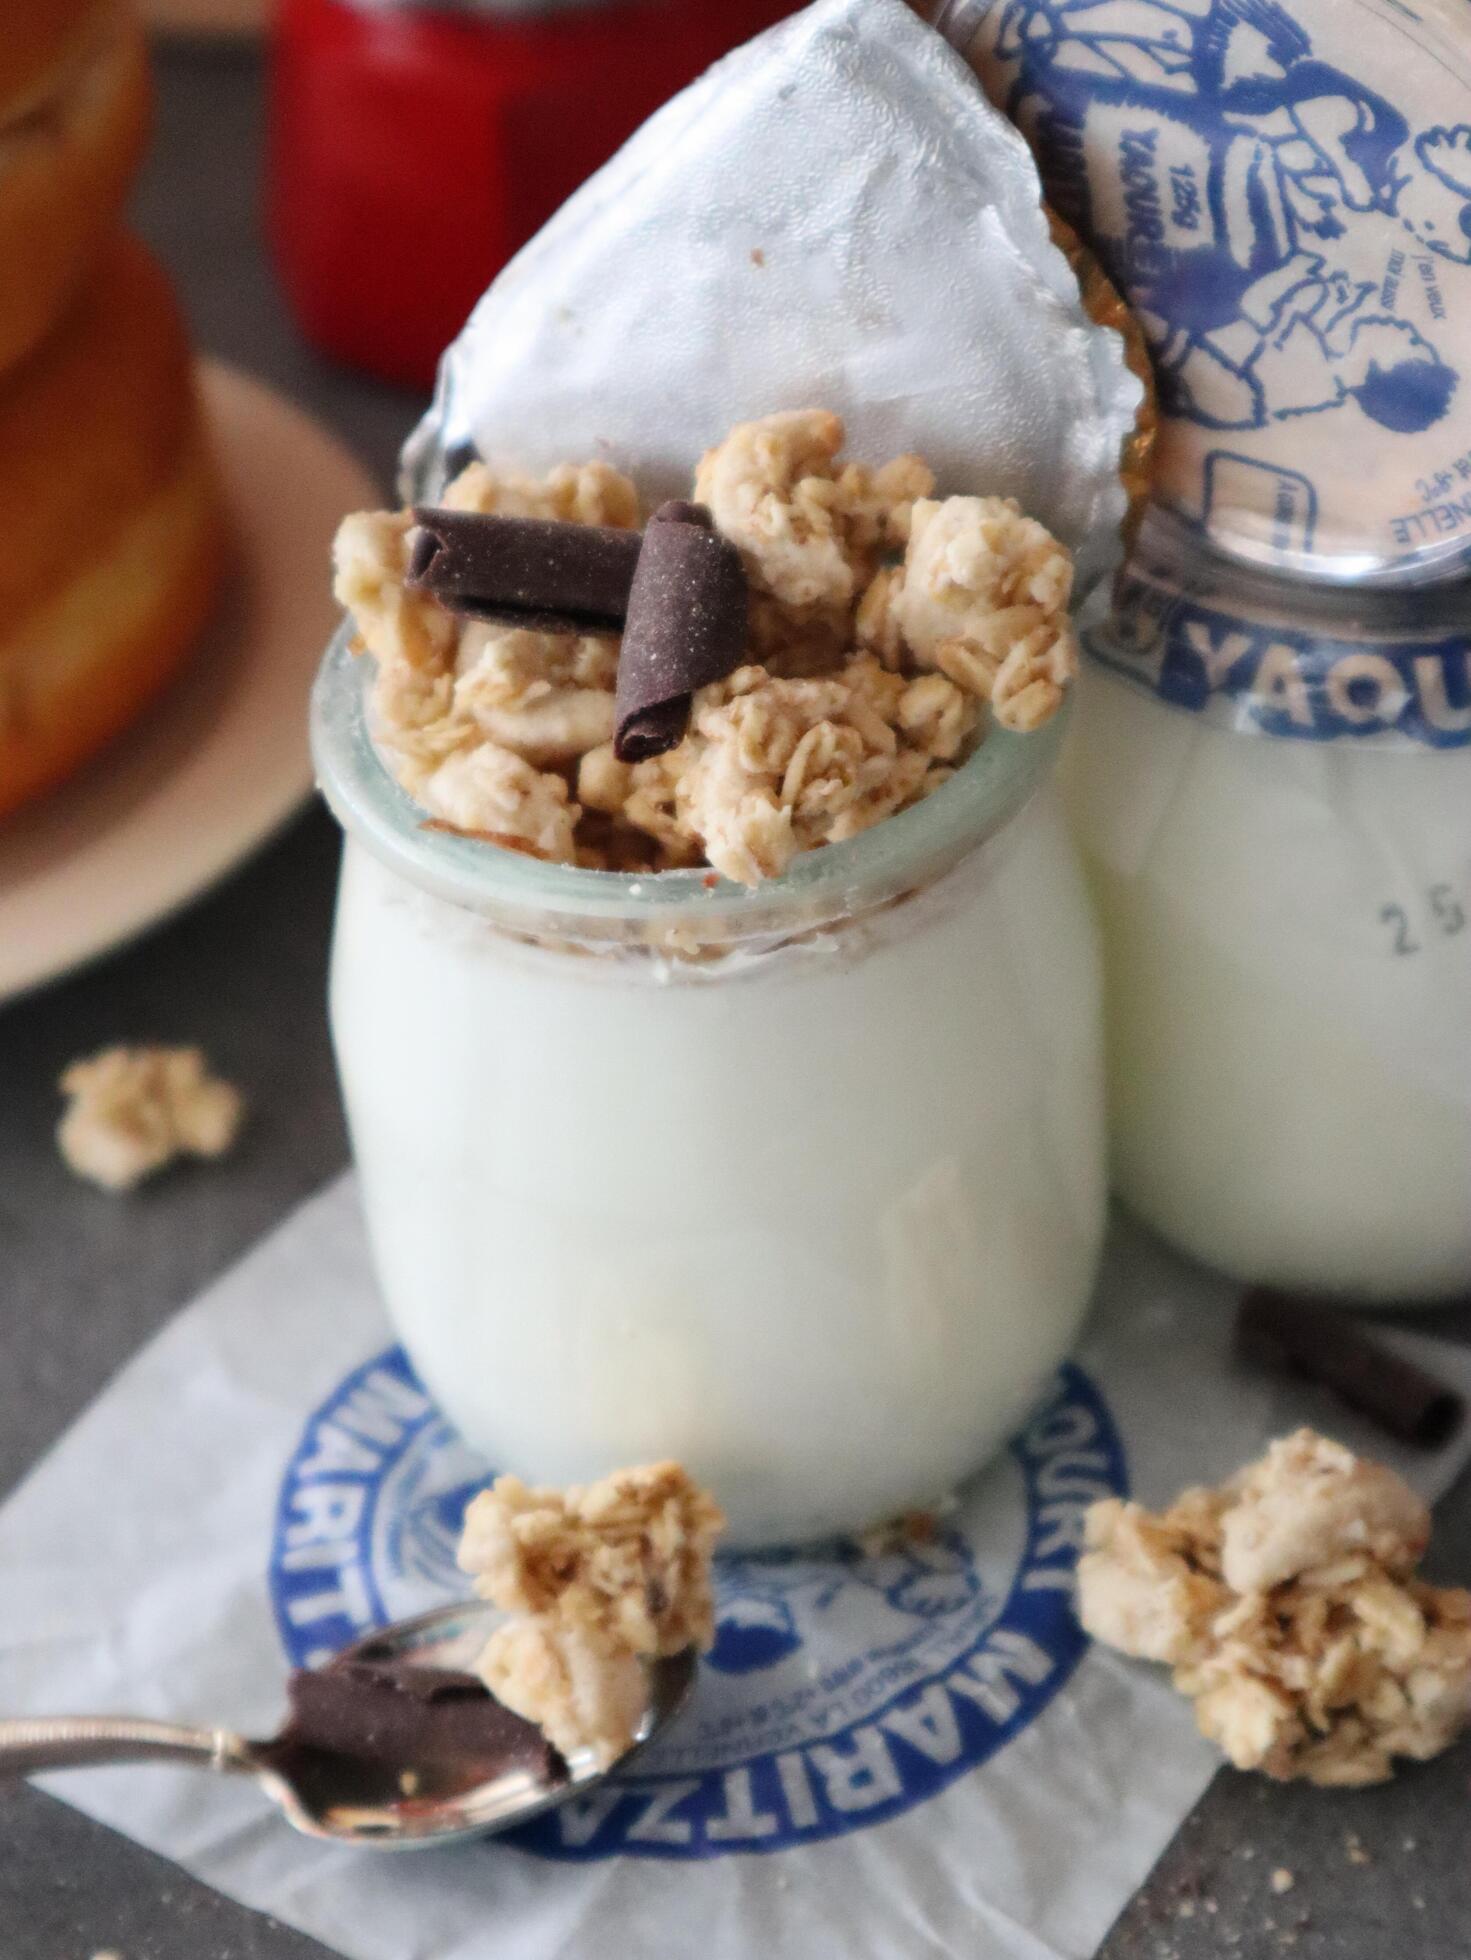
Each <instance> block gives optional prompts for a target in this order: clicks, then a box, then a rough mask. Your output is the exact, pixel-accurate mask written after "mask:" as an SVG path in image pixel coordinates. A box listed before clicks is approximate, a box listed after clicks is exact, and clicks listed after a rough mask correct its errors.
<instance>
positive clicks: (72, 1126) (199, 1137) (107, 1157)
mask: <svg viewBox="0 0 1471 1960" xmlns="http://www.w3.org/2000/svg"><path fill="white" fill-rule="evenodd" d="M60 1088H61V1092H62V1094H63V1095H64V1096H66V1097H67V1098H68V1107H67V1110H66V1113H65V1114H64V1115H63V1117H62V1119H61V1122H60V1124H59V1125H58V1126H57V1132H56V1141H57V1144H58V1146H59V1148H60V1150H61V1154H62V1157H63V1158H64V1159H65V1161H66V1163H67V1165H68V1167H69V1168H70V1169H71V1170H72V1171H74V1172H75V1174H76V1175H77V1176H78V1177H80V1178H84V1179H86V1180H87V1182H88V1183H91V1184H96V1185H100V1186H101V1187H102V1189H103V1190H105V1191H130V1190H132V1189H133V1187H134V1186H135V1185H137V1184H140V1183H141V1182H142V1181H143V1179H144V1178H145V1177H151V1176H152V1175H153V1173H154V1172H155V1171H159V1170H162V1169H163V1167H164V1166H165V1165H166V1164H169V1163H171V1162H172V1161H173V1160H174V1159H175V1158H176V1157H182V1156H190V1157H220V1156H223V1155H224V1153H225V1152H226V1151H227V1150H228V1149H229V1148H230V1146H231V1144H233V1143H234V1141H235V1137H236V1134H237V1133H238V1131H239V1128H240V1123H241V1119H242V1117H243V1115H244V1110H245V1104H244V1101H243V1099H242V1097H241V1095H240V1092H239V1090H238V1089H235V1088H233V1087H232V1086H231V1085H230V1083H228V1082H222V1081H220V1080H219V1079H218V1077H215V1076H212V1075H211V1074H210V1073H209V1070H208V1066H207V1064H206V1062H205V1058H204V1054H203V1052H202V1051H201V1050H200V1049H198V1048H157V1047H147V1048H123V1047H118V1048H104V1049H103V1050H102V1051H101V1053H100V1054H97V1055H93V1056H91V1057H90V1058H89V1059H87V1060H83V1061H76V1062H73V1063H72V1064H71V1065H70V1067H69V1068H67V1069H66V1070H65V1072H64V1073H63V1075H62V1077H61V1082H60Z"/></svg>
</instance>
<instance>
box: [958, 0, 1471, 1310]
mask: <svg viewBox="0 0 1471 1960" xmlns="http://www.w3.org/2000/svg"><path fill="white" fill-rule="evenodd" d="M935 19H936V24H937V25H938V26H939V27H940V28H941V29H942V31H943V32H945V34H946V35H947V36H948V38H950V40H951V41H952V42H953V44H954V45H955V46H957V47H958V48H959V49H961V51H962V52H963V53H964V54H965V55H966V57H967V59H968V60H969V61H970V62H971V64H972V66H973V67H974V68H975V69H976V71H977V73H978V74H979V75H980V76H981V79H982V80H983V82H984V83H985V85H986V88H987V89H988V91H989V92H990V94H991V96H992V97H993V99H994V100H995V101H996V102H997V103H998V104H999V105H1000V106H1001V107H1002V108H1003V109H1005V111H1006V112H1007V113H1008V114H1009V115H1010V116H1011V117H1012V118H1013V120H1014V121H1015V122H1016V123H1017V124H1018V125H1019V126H1020V127H1021V129H1022V130H1023V131H1024V132H1025V133H1026V135H1027V137H1028V139H1029V141H1030V142H1031V143H1032V145H1033V147H1034V149H1035V150H1036V152H1037V156H1038V161H1039V164H1040V166H1041V170H1042V176H1043V180H1044V182H1045V184H1046V186H1047V190H1048V194H1049V197H1050V198H1051V200H1052V202H1053V203H1054V205H1055V206H1056V208H1057V209H1058V210H1059V211H1060V212H1061V214H1062V215H1063V217H1064V218H1066V219H1067V220H1068V221H1069V223H1071V224H1072V225H1073V227H1074V228H1075V229H1076V230H1077V231H1078V233H1079V234H1080V236H1081V237H1082V238H1083V239H1084V241H1085V242H1086V243H1087V244H1088V245H1089V246H1090V247H1091V248H1092V250H1093V251H1094V253H1095V254H1096V255H1097V257H1098V258H1099V259H1100V261H1101V262H1102V264H1103V266H1104V268H1105V270H1106V271H1107V272H1108V273H1109V274H1110V276H1111V277H1112V278H1113V280H1114V282H1115V283H1116V284H1117V285H1118V287H1119V288H1120V290H1121V291H1122V292H1123V293H1124V295H1125V297H1126V298H1127V300H1128V301H1129V303H1130V305H1131V306H1132V307H1133V309H1134V311H1135V313H1136V315H1137V317H1138V319H1139V321H1140V323H1141V325H1142V326H1143V329H1144V332H1145V336H1146V339H1147V342H1148V346H1149V352H1150V357H1151V360H1152V362H1153V365H1154V369H1155V375H1156V380H1157V383H1158V388H1159V399H1160V408H1161V421H1160V435H1159V445H1158V451H1157V466H1156V475H1155V483H1154V508H1153V511H1152V513H1151V515H1150V517H1149V519H1148V520H1147V522H1146V524H1145V526H1144V528H1143V531H1142V533H1141V535H1140V537H1139V539H1138V541H1137V543H1136V545H1135V547H1134V549H1133V551H1132V553H1131V556H1130V560H1129V563H1128V565H1127V566H1126V567H1125V569H1124V571H1123V573H1122V574H1121V575H1120V577H1119V579H1118V581H1117V583H1116V587H1115V590H1114V593H1113V602H1112V606H1111V607H1110V606H1108V605H1106V604H1105V605H1104V606H1102V607H1101V609H1099V610H1096V611H1095V613H1094V615H1093V617H1092V621H1091V626H1090V629H1089V630H1088V632H1087V633H1086V635H1085V642H1086V645H1087V648H1088V651H1089V653H1090V654H1091V656H1092V659H1091V661H1090V662H1089V663H1088V668H1089V671H1088V674H1087V685H1086V687H1085V688H1084V690H1083V691H1082V699H1081V700H1080V703H1079V709H1080V712H1079V714H1078V716H1077V720H1076V736H1075V740H1074V746H1073V750H1072V754H1071V758H1070V762H1071V772H1070V779H1069V785H1068V786H1069V792H1070V803H1071V809H1072V815H1073V819H1074V824H1075V828H1076V831H1077V835H1078V838H1079V840H1080V842H1081V844H1082V846H1083V849H1084V852H1085V854H1086V856H1087V859H1088V862H1089V866H1090V870H1091V873H1092V878H1093V884H1094V889H1095V892H1096V895H1097V899H1098V904H1099V910H1100V914H1101V918H1102V923H1103V929H1104V941H1105V978H1106V987H1107V993H1108V1022H1109V1047H1110V1055H1109V1077H1110V1093H1111V1107H1110V1123H1111V1134H1112V1158H1113V1177H1114V1181H1115V1184H1116V1186H1117V1188H1118V1189H1119V1190H1120V1191H1121V1193H1122V1194H1123V1196H1124V1197H1125V1198H1126V1199H1127V1200H1128V1201H1129V1202H1130V1203H1131V1204H1132V1205H1133V1206H1134V1207H1135V1208H1136V1209H1137V1210H1138V1211H1139V1212H1140V1213H1141V1214H1142V1215H1143V1216H1144V1217H1145V1218H1146V1219H1147V1220H1148V1221H1149V1222H1150V1223H1151V1224H1152V1225H1154V1226H1156V1227H1157V1228H1158V1229H1159V1230H1160V1231H1161V1232H1163V1233H1164V1234H1165V1235H1166V1236H1168V1237H1169V1238H1171V1239H1173V1240H1174V1241H1175V1242H1176V1243H1177V1244H1178V1245H1181V1246H1183V1247H1184V1248H1185V1249H1186V1250H1187V1251H1189V1252H1191V1253H1194V1254H1195V1255H1196V1256H1197V1257H1200V1258H1202V1259H1206V1260H1208V1261H1210V1262H1212V1263H1213V1264H1216V1265H1218V1266H1221V1267H1223V1268H1224V1269H1225V1270H1227V1271H1229V1272H1231V1273H1233V1274H1236V1275H1237V1276H1239V1277H1240V1278H1242V1279H1247V1280H1257V1281H1269V1282H1273V1283H1276V1284H1279V1285H1284V1286H1289V1287H1301V1288H1305V1289H1311V1290H1314V1291H1325V1292H1328V1293H1331V1294H1336V1295H1339V1296H1341V1297H1343V1298H1345V1299H1347V1300H1359V1301H1374V1302H1386V1303H1387V1302H1393V1301H1403V1302H1416V1301H1428V1300H1435V1299H1441V1298H1446V1297H1449V1296H1454V1295H1457V1294H1465V1293H1466V1292H1467V1291H1468V1290H1471V929H1468V925H1467V921H1468V915H1471V746H1468V745H1471V358H1468V356H1471V12H1468V10H1467V9H1466V8H1465V7H1464V6H1461V5H1453V4H1450V0H1426V4H1424V5H1423V6H1421V7H1419V8H1418V9H1416V10H1415V11H1413V12H1412V11H1411V10H1410V9H1408V8H1404V7H1400V6H1398V5H1396V4H1394V0H1362V4H1359V5H1356V6H1354V7H1352V8H1350V7H1345V6H1343V5H1341V4H1340V3H1339V0H1269V4H1258V3H1257V0H1253V4H1246V0H1107V4H1098V0H941V4H940V5H939V7H938V10H937V12H936V15H935Z"/></svg>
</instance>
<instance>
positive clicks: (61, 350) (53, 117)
mask: <svg viewBox="0 0 1471 1960" xmlns="http://www.w3.org/2000/svg"><path fill="white" fill-rule="evenodd" d="M150 106H151V93H150V85H149V75H148V65H147V55H146V48H145V44H144V39H143V31H142V28H141V27H140V26H139V25H138V23H137V21H136V20H135V19H134V17H133V15H132V13H131V12H130V11H129V9H128V8H127V7H126V6H125V5H124V4H123V0H0V538H3V539H4V541H5V542H4V546H3V548H0V817H4V816H5V815H7V814H8V813H9V812H10V811H12V810H14V809H15V808H17V807H18V806H19V805H20V804H22V803H24V802H27V801H28V800H29V799H30V798H31V797H33V796H36V795H39V794H40V793H41V792H42V791H44V790H47V789H50V788H52V787H53V786H54V785H55V784H57V783H59V782H61V781H62V780H63V779H64V778H65V777H67V776H68V775H70V774H71V773H72V771H73V770H74V769H76V768H77V767H78V766H79V765H80V764H81V763H83V762H85V761H86V760H87V759H88V757H90V756H91V755H92V754H94V753H95V752H96V751H97V750H98V749H100V748H101V747H102V746H103V745H104V744H105V743H106V742H107V741H109V740H110V739H111V738H112V736H114V735H116V734H117V733H119V732H120V731H121V730H122V729H123V728H125V727H126V726H127V725H128V723H129V722H131V721H132V720H133V719H134V717H135V716H136V715H137V714H138V713H139V712H140V711H141V710H142V709H143V708H144V707H145V706H146V705H147V703H148V702H149V701H150V700H151V699H152V698H153V696H154V695H155V694H157V693H158V691H159V690H160V689H161V688H162V687H163V686H164V684H165V683H166V682H167V681H168V680H169V679H170V678H171V677H172V676H173V674H174V673H175V672H176V671H177V670H178V668H179V667H180V665H181V664H182V662H183V660H184V658H185V656H186V655H187V653H188V652H189V649H190V646H191V644H192V643H193V641H194V640H195V639H196V638H197V636H198V633H199V630H200V628H201V626H202V625H203V623H204V620H205V617H206V615H207V613H208V611H209V609H210V605H211V602H212V600H213V598H214V596H215V593H216V591H217V589H218V586H219V581H220V575H221V572H222V569H223V565H224V557H225V536H224V520H223V514H222V506H221V501H220V495H219V491H218V488H217V485H216V479H215V475H214V471H213V468H212V466H211V463H210V458H209V453H208V446H207V443H206V439H205V433H204V429H203V426H202V422H201V416H200V409H199V403H198V399H197V396H196V391H195V382H194V365H193V360H192V357H191V354H190V349H189V342H188V337H187V335H186V333H185V329H184V323H183V320H182V319H181V317H180V314H179V308H178V305H177V302H176V301H175V299H174V295H173V290H172V288H171V286H170V284H169V281H168V279H167V278H166V276H165V275H164V273H163V272H162V270H161V269H160V268H159V266H158V265H157V264H156V263H155V262H154V260H153V259H152V258H151V257H150V256H149V254H148V253H147V252H146V251H145V250H144V248H143V246H142V245H140V244H139V243H138V242H137V241H136V240H135V239H132V238H130V237H129V236H128V235H127V234H126V233H125V232H123V231H122V230H121V229H120V228H119V225H120V218H119V214H120V212H121V210H122V207H123V204H124V202H125V200H126V198H127V194H128V190H129V187H130V185H131V182H132V179H133V176H134V174H135V172H136V170H137V167H138V163H139V161H140V159H141V157H142V153H143V146H144V143H145V141H146V138H147V132H148V119H149V111H150Z"/></svg>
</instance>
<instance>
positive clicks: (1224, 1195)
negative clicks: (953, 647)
mask: <svg viewBox="0 0 1471 1960" xmlns="http://www.w3.org/2000/svg"><path fill="white" fill-rule="evenodd" d="M1199 610H1200V609H1198V608H1197V609H1196V612H1197V613H1198V612H1199ZM1194 623H1195V624H1197V625H1198V624H1199V619H1198V618H1197V619H1195V621H1194ZM1178 624H1179V621H1178V619H1177V620H1175V621H1173V622H1172V623H1171V626H1170V627H1169V628H1167V636H1170V635H1172V633H1173V627H1174V626H1176V625H1178ZM1238 628H1239V630H1240V631H1241V633H1242V643H1243V650H1244V651H1243V658H1244V659H1245V661H1246V665H1247V669H1248V670H1249V668H1250V663H1251V660H1252V658H1253V655H1252V652H1251V650H1250V648H1248V647H1246V641H1247V640H1249V639H1251V638H1252V637H1253V632H1254V628H1253V625H1252V622H1250V621H1242V622H1238ZM1290 637H1291V636H1290V635H1289V636H1286V638H1287V639H1290ZM1285 643H1286V641H1285V640H1283V641H1277V642H1273V641H1271V640H1270V639H1267V640H1265V641H1264V642H1263V643H1262V646H1263V647H1264V648H1265V651H1266V653H1267V655H1268V656H1269V657H1270V655H1271V649H1272V647H1273V645H1274V644H1275V645H1276V646H1278V647H1279V648H1280V647H1282V646H1283V645H1284V644H1285ZM1200 644H1204V642H1200V641H1197V650H1198V646H1199V645H1200ZM1218 644H1219V642H1218ZM1175 650H1176V651H1178V650H1179V649H1178V646H1177V647H1176V648H1175ZM1261 650H1262V647H1259V648H1258V652H1260V651H1261ZM1158 651H1159V649H1158V647H1156V649H1155V661H1154V665H1153V669H1152V673H1153V679H1154V680H1155V681H1156V682H1158V680H1159V675H1160V667H1159V664H1158ZM1169 660H1170V656H1169V655H1168V654H1167V656H1166V661H1165V671H1166V674H1168V669H1169ZM1277 678H1278V679H1280V675H1279V676H1278V677H1277ZM1273 685H1274V686H1275V685H1276V682H1275V681H1274V682H1273ZM1274 698H1276V699H1279V700H1280V698H1281V696H1280V692H1279V693H1278V695H1277V696H1276V697H1274ZM1345 698H1346V697H1345ZM1391 705H1392V704H1391ZM1254 711H1255V710H1254V709H1253V706H1252V702H1251V697H1250V690H1249V688H1248V689H1247V691H1246V692H1245V693H1243V694H1238V695H1237V696H1236V698H1235V703H1234V707H1233V713H1236V714H1238V715H1240V716H1242V717H1249V716H1250V715H1251V714H1252V713H1253V712H1254ZM1320 732H1321V731H1320ZM1074 744H1075V745H1074V747H1073V750H1072V752H1071V754H1070V757H1069V763H1068V768H1067V772H1066V774H1067V788H1068V794H1069V803H1070V808H1071V813H1072V816H1073V818H1074V828H1075V831H1076V834H1077V836H1078V838H1079V839H1080V841H1081V842H1082V844H1083V846H1084V851H1085V856H1086V859H1087V863H1088V868H1089V871H1090V875H1091V879H1092V883H1093V886H1094V890H1095V893H1096V896H1097V900H1098V905H1099V909H1100V913H1101V918H1102V923H1103V929H1104V962H1105V975H1106V989H1107V1003H1108V1005H1107V1025H1108V1046H1109V1086H1110V1119H1111V1125H1112V1151H1113V1175H1114V1181H1115V1183H1116V1185H1117V1188H1118V1189H1119V1191H1120V1192H1121V1194H1122V1195H1123V1196H1124V1197H1125V1198H1126V1199H1127V1200H1128V1202H1129V1203H1130V1204H1131V1205H1132V1206H1134V1207H1135V1209H1137V1210H1138V1211H1139V1212H1140V1213H1141V1214H1142V1216H1143V1217H1144V1218H1145V1219H1147V1220H1148V1221H1149V1222H1150V1223H1151V1224H1153V1225H1154V1226H1156V1227H1157V1228H1158V1229H1159V1230H1160V1231H1161V1232H1163V1233H1164V1234H1165V1235H1166V1236H1168V1237H1169V1238H1171V1239H1173V1240H1174V1241H1175V1242H1176V1243H1177V1244H1178V1245H1180V1246H1183V1247H1184V1248H1185V1249H1186V1250H1187V1251H1189V1252H1191V1253H1193V1254H1195V1255H1196V1256H1197V1257H1199V1258H1201V1259H1204V1260H1207V1261H1209V1262H1210V1263H1212V1264H1214V1265H1217V1266H1220V1267H1223V1268H1225V1269H1226V1270H1227V1271H1229V1272H1231V1273H1234V1274H1236V1275H1238V1276H1239V1277H1241V1278H1243V1279H1249V1280H1259V1281H1269V1282H1273V1283H1276V1284H1279V1285H1284V1286H1290V1287H1301V1288H1309V1289H1323V1290H1326V1291H1329V1292H1333V1293H1340V1294H1342V1295H1344V1296H1346V1297H1350V1298H1356V1299H1360V1300H1370V1301H1380V1300H1382V1301H1390V1300H1411V1299H1423V1300H1432V1299H1435V1298H1437V1297H1444V1296H1446V1295H1449V1294H1453V1293H1457V1292H1464V1291H1466V1289H1467V1288H1468V1287H1471V749H1468V748H1465V747H1447V748H1444V749H1439V750H1436V749H1432V748H1428V747H1425V746H1417V745H1415V744H1414V743H1412V742H1410V741H1408V740H1407V741H1406V742H1405V743H1404V745H1403V746H1399V747H1385V746H1377V745H1375V742H1374V741H1371V742H1370V744H1369V745H1368V746H1364V745H1363V744H1362V743H1358V744H1355V743H1354V742H1353V741H1352V739H1350V738H1347V737H1345V738H1340V739H1336V740H1335V739H1315V740H1292V739H1274V738H1272V737H1271V736H1266V735H1262V734H1260V733H1251V732H1241V730H1240V729H1238V728H1233V727H1230V726H1225V725H1222V724H1221V723H1220V722H1219V721H1215V720H1213V719H1212V718H1211V715H1210V714H1209V713H1208V712H1203V713H1188V712H1182V711H1181V709H1180V708H1179V707H1177V706H1170V705H1166V704H1165V703H1164V702H1162V701H1160V700H1158V699H1153V698H1151V697H1150V695H1149V694H1147V693H1145V692H1144V691H1142V690H1141V689H1140V688H1139V687H1137V686H1135V685H1134V684H1133V683H1131V682H1130V681H1127V680H1124V679H1120V678H1116V677H1115V676H1114V675H1112V674H1109V673H1107V672H1105V671H1103V670H1102V669H1101V668H1098V667H1096V666H1094V667H1091V668H1090V671H1089V672H1088V673H1087V675H1086V683H1085V686H1084V689H1083V698H1082V700H1081V702H1080V712H1079V715H1078V727H1077V731H1076V735H1075V738H1074Z"/></svg>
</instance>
